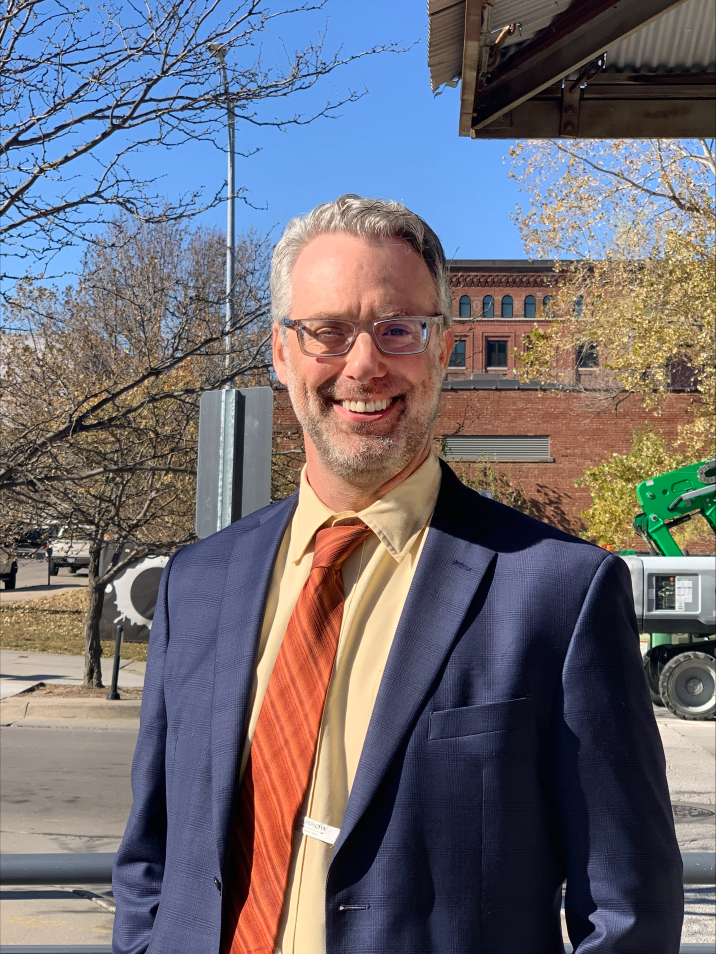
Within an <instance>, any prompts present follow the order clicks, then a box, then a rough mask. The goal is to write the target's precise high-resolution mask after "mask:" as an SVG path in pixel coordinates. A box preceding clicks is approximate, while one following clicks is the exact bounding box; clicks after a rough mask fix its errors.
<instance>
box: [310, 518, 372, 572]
mask: <svg viewBox="0 0 716 954" xmlns="http://www.w3.org/2000/svg"><path fill="white" fill-rule="evenodd" d="M369 533H371V529H370V527H367V526H366V525H365V524H364V523H354V524H345V525H344V524H340V525H339V526H337V527H326V528H325V529H323V530H319V531H318V533H317V534H316V546H315V549H314V551H313V563H312V564H311V569H312V570H315V569H316V568H317V567H333V568H334V569H336V570H340V568H341V567H342V566H343V564H344V563H345V561H346V560H347V559H348V557H349V556H350V555H351V553H353V551H354V550H355V549H356V547H358V546H359V545H360V544H361V543H362V542H363V541H364V540H365V538H366V537H367V536H368V534H369Z"/></svg>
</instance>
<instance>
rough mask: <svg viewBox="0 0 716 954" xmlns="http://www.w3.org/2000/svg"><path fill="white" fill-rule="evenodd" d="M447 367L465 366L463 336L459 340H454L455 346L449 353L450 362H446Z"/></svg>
mask: <svg viewBox="0 0 716 954" xmlns="http://www.w3.org/2000/svg"><path fill="white" fill-rule="evenodd" d="M448 367H449V368H464V367H465V340H464V338H463V339H462V340H461V341H456V342H455V347H454V348H453V349H452V352H451V353H450V363H449V364H448Z"/></svg>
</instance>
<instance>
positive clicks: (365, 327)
mask: <svg viewBox="0 0 716 954" xmlns="http://www.w3.org/2000/svg"><path fill="white" fill-rule="evenodd" d="M442 317H443V316H442V315H389V316H388V317H387V318H372V319H371V320H370V321H358V322H356V321H350V320H349V319H348V318H327V319H324V320H326V321H341V322H343V323H344V324H346V325H351V327H352V328H353V337H352V338H351V340H350V341H349V343H348V347H347V348H346V349H345V351H338V352H334V353H333V354H313V353H312V352H310V351H306V349H305V348H304V346H303V335H302V334H300V332H302V331H304V328H303V325H304V323H305V322H306V321H315V320H316V319H315V318H305V319H303V318H298V319H296V320H294V319H293V318H284V319H283V326H284V328H293V330H294V331H295V332H296V338H297V340H298V347H299V348H300V349H301V351H302V352H303V354H305V355H306V357H307V358H343V357H344V356H345V355H347V354H348V353H349V351H350V350H351V348H352V347H353V345H354V344H355V343H356V341H357V340H358V335H360V334H363V332H365V334H367V335H370V338H371V340H372V341H373V344H374V345H375V346H376V348H377V349H378V351H380V353H381V354H386V355H388V356H389V357H391V358H402V357H405V356H406V355H414V354H424V353H425V352H426V351H427V349H428V345H429V344H430V335H431V334H432V327H433V325H435V324H437V323H438V322H439V321H441V320H442ZM401 318H402V319H406V318H417V319H418V320H419V321H425V322H427V323H428V329H429V330H428V334H427V337H426V338H425V344H424V345H423V347H422V348H421V349H420V350H419V351H386V350H385V349H384V348H381V346H380V344H379V342H378V339H377V338H376V335H375V326H376V325H377V324H379V323H380V322H381V321H396V320H399V319H401ZM318 320H319V321H320V320H321V319H318ZM358 327H360V330H356V329H357V328H358Z"/></svg>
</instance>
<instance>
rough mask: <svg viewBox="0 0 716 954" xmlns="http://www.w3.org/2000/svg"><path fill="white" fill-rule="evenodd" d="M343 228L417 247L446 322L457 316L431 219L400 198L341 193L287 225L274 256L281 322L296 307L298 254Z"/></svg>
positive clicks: (274, 293)
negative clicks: (293, 289)
mask: <svg viewBox="0 0 716 954" xmlns="http://www.w3.org/2000/svg"><path fill="white" fill-rule="evenodd" d="M331 232H341V233H343V234H344V235H356V236H358V237H359V238H369V239H370V238H382V239H388V238H400V239H403V241H404V242H407V244H408V245H409V246H410V248H412V249H413V251H415V252H417V253H418V255H419V256H420V257H421V258H422V260H423V261H424V262H425V264H426V265H427V267H428V271H429V272H430V274H431V275H432V277H433V280H434V282H435V288H436V290H437V293H438V299H439V302H440V312H441V316H442V322H441V325H442V327H443V328H447V326H448V325H449V324H450V323H451V321H452V296H451V293H450V277H449V275H448V268H447V261H446V259H445V252H444V251H443V247H442V244H441V243H440V239H439V238H438V237H437V235H436V234H435V232H433V230H432V229H431V228H430V226H429V225H428V223H427V222H425V221H424V220H423V219H421V218H420V216H419V215H416V214H415V212H411V211H410V209H406V207H405V206H404V205H401V204H400V203H399V202H392V201H390V200H388V199H367V198H364V197H363V196H359V195H342V196H341V197H340V199H336V200H335V202H325V203H323V204H322V205H317V206H316V208H315V209H313V211H312V212H309V213H308V215H304V216H298V217H296V218H295V219H291V221H290V222H289V223H288V225H287V226H286V230H285V231H284V233H283V235H282V236H281V239H280V241H279V243H278V245H277V246H276V248H275V249H274V253H273V261H272V262H271V310H272V313H273V320H274V321H275V322H280V321H282V320H283V318H287V317H288V316H289V314H290V311H291V275H292V273H293V268H294V265H295V264H296V260H297V259H298V256H299V255H300V254H301V252H302V251H303V249H304V248H305V247H306V245H308V243H309V242H310V241H312V240H313V239H314V238H317V237H318V236H319V235H326V234H329V233H331Z"/></svg>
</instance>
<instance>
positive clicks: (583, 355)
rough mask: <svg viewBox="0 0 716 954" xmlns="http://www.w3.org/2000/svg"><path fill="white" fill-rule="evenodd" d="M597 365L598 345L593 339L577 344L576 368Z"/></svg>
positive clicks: (596, 366)
mask: <svg viewBox="0 0 716 954" xmlns="http://www.w3.org/2000/svg"><path fill="white" fill-rule="evenodd" d="M598 367H599V346H598V345H597V343H596V342H594V341H587V342H585V343H584V344H580V345H577V368H578V369H579V370H580V371H583V370H584V369H585V368H598Z"/></svg>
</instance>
